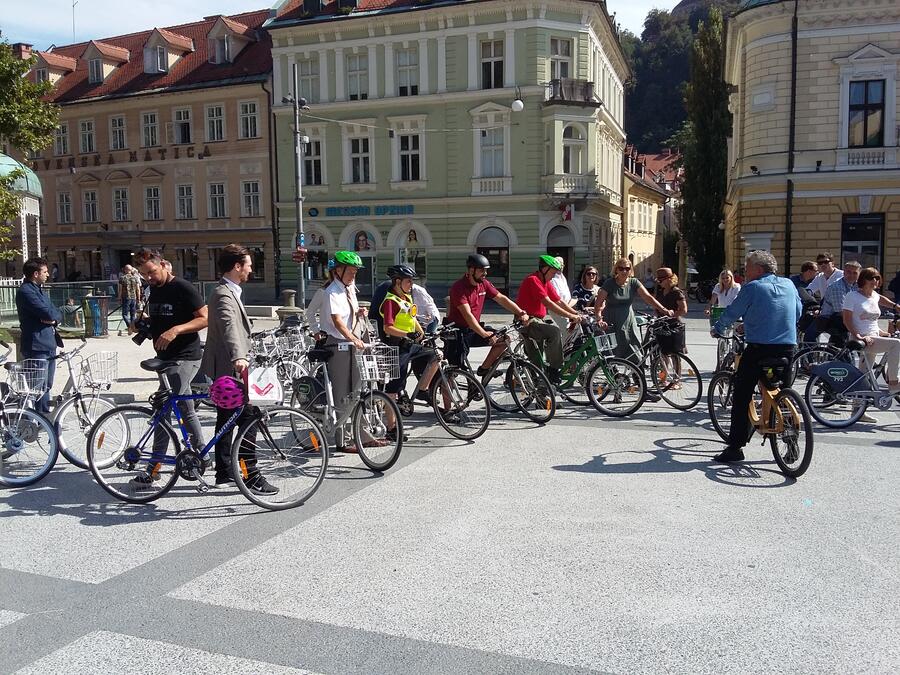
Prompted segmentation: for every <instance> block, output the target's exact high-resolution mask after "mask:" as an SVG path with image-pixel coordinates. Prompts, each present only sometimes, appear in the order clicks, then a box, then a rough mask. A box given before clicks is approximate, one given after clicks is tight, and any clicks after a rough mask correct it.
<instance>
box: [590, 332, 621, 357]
mask: <svg viewBox="0 0 900 675" xmlns="http://www.w3.org/2000/svg"><path fill="white" fill-rule="evenodd" d="M594 344H595V345H597V351H598V352H600V353H603V352H611V351H613V350H614V349H615V348H616V345H617V344H618V343H617V342H616V335H615V333H598V334H597V335H595V336H594Z"/></svg>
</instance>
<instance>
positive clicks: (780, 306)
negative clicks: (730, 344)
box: [710, 251, 803, 463]
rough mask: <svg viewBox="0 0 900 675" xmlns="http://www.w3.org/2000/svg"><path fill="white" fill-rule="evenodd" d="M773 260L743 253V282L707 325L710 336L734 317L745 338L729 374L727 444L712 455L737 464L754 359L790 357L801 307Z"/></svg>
mask: <svg viewBox="0 0 900 675" xmlns="http://www.w3.org/2000/svg"><path fill="white" fill-rule="evenodd" d="M777 272H778V263H777V262H776V261H775V256H773V255H772V254H771V253H769V251H751V252H750V253H749V254H748V255H747V262H746V278H747V282H746V283H745V284H744V285H743V288H741V292H740V293H738V296H737V298H735V300H734V302H732V303H731V304H730V305H729V306H728V308H727V309H726V310H725V313H724V314H722V316H721V318H720V319H719V320H718V321H717V322H716V325H715V326H713V329H712V331H710V332H711V334H712V336H713V337H718V336H719V335H720V334H721V332H722V331H723V330H725V329H726V328H728V327H729V326H730V325H732V324H733V323H734V322H735V321H737V320H738V319H739V318H740V317H744V332H745V334H746V336H747V342H746V346H745V347H744V353H743V356H742V357H741V363H740V365H739V366H738V369H737V372H736V373H735V375H734V390H733V394H732V403H731V430H730V431H729V434H728V444H727V445H726V446H725V449H724V450H723V451H722V452H721V453H720V454H718V455H716V456H715V458H714V460H715V461H717V462H726V463H731V462H740V461H742V460H743V459H744V450H743V448H744V445H746V443H747V439H748V437H749V435H750V417H749V414H748V413H749V407H750V400H751V398H752V397H753V390H754V388H755V387H756V384H757V382H758V381H759V374H760V367H759V362H760V361H761V360H763V359H769V358H786V359H790V357H791V355H792V354H793V353H794V347H795V346H796V345H797V320H798V319H799V318H800V314H801V312H802V311H803V307H802V305H801V304H800V296H799V295H797V291H796V290H795V289H794V284H793V282H791V280H790V279H787V278H785V277H779V276H777V275H776V273H777Z"/></svg>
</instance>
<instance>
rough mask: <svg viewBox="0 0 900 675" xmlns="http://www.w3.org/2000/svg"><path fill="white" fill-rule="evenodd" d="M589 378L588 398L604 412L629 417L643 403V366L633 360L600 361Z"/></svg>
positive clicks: (645, 386)
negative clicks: (638, 365)
mask: <svg viewBox="0 0 900 675" xmlns="http://www.w3.org/2000/svg"><path fill="white" fill-rule="evenodd" d="M586 379H587V384H586V385H585V392H586V394H587V397H588V400H589V401H590V403H591V405H593V406H594V408H596V409H597V410H598V411H599V412H601V413H603V414H604V415H609V416H610V417H627V416H628V415H632V414H634V413H635V412H637V411H638V409H639V408H640V407H641V406H642V405H643V404H644V393H645V392H646V391H647V383H646V382H645V381H644V376H643V375H642V374H641V370H640V368H638V367H637V366H635V365H634V364H633V363H631V362H630V361H626V360H625V359H619V358H608V359H606V360H605V361H598V362H597V364H596V365H595V366H594V367H593V368H592V369H591V371H590V373H588V376H587V378H586Z"/></svg>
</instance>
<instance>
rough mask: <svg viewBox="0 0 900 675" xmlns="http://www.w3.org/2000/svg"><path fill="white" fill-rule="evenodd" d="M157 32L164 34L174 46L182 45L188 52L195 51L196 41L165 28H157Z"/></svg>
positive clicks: (164, 37)
mask: <svg viewBox="0 0 900 675" xmlns="http://www.w3.org/2000/svg"><path fill="white" fill-rule="evenodd" d="M156 32H157V33H159V34H160V35H162V37H163V39H164V40H165V41H166V42H168V43H169V44H170V45H172V46H173V47H180V48H181V49H183V50H184V51H186V52H192V51H194V41H193V40H191V38H189V37H185V36H184V35H178V34H177V33H173V32H172V31H170V30H166V29H165V28H157V29H156Z"/></svg>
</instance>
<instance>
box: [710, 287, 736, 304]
mask: <svg viewBox="0 0 900 675" xmlns="http://www.w3.org/2000/svg"><path fill="white" fill-rule="evenodd" d="M740 292H741V285H740V284H738V283H732V284H731V288H729V289H728V290H727V291H725V292H722V284H716V286H715V288H713V295H715V296H717V297H718V299H719V300H718V304H717V307H728V305H730V304H731V303H732V302H734V299H735V298H736V297H737V295H738V293H740Z"/></svg>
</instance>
